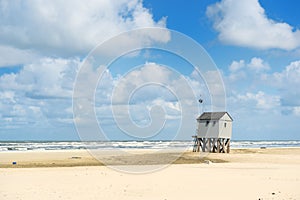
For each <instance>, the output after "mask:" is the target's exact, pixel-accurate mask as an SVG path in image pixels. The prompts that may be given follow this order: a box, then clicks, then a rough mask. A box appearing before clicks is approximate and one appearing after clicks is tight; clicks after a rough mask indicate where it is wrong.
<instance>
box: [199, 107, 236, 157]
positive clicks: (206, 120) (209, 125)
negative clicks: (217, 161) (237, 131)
mask: <svg viewBox="0 0 300 200" xmlns="http://www.w3.org/2000/svg"><path fill="white" fill-rule="evenodd" d="M232 121H233V120H232V117H231V116H230V115H229V114H228V113H227V112H204V113H202V115H200V116H199V117H198V118H197V130H196V135H195V136H193V137H194V148H193V151H194V152H199V151H203V152H214V153H229V152H230V138H231V134H232Z"/></svg>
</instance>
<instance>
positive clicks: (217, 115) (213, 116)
mask: <svg viewBox="0 0 300 200" xmlns="http://www.w3.org/2000/svg"><path fill="white" fill-rule="evenodd" d="M225 114H227V115H228V116H229V117H230V119H231V120H232V121H233V119H232V117H231V116H230V115H229V114H228V112H204V113H202V115H200V116H199V117H198V118H197V120H219V119H221V118H222V117H223V116H224V115H225Z"/></svg>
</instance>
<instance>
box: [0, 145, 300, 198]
mask: <svg viewBox="0 0 300 200" xmlns="http://www.w3.org/2000/svg"><path fill="white" fill-rule="evenodd" d="M175 155H178V154H176V152H161V153H160V152H155V153H153V152H151V151H149V152H148V151H137V152H134V153H131V154H130V155H129V156H125V157H124V156H123V155H121V154H120V155H118V154H117V155H115V154H113V152H111V151H108V152H106V153H105V154H103V155H101V156H102V157H101V159H102V160H101V159H100V161H98V160H97V159H95V158H93V157H92V156H91V155H90V154H89V153H88V152H87V151H85V150H76V151H75V150H73V151H40V152H34V151H31V152H30V151H28V152H0V186H1V187H0V199H46V200H47V199H110V200H113V199H163V200H164V199H186V198H198V199H203V198H209V199H219V198H223V199H300V190H299V189H298V188H299V185H300V148H279V149H276V148H274V149H269V148H268V149H240V150H239V149H234V150H232V152H231V153H230V154H203V153H202V154H200V153H192V152H186V153H184V154H182V155H181V156H180V157H179V158H176V160H174V161H173V162H172V164H168V162H170V159H169V158H170V157H174V156H175ZM108 161H109V165H110V166H105V165H106V164H107V162H108ZM12 162H16V163H17V164H16V165H13V164H12ZM122 166H123V167H124V169H131V170H133V171H134V170H136V169H141V168H145V167H150V168H151V167H152V168H153V167H154V168H155V169H156V170H154V171H153V172H146V171H145V172H144V173H143V171H140V172H141V173H139V174H132V173H128V172H126V170H125V172H121V171H120V169H123V168H122ZM158 166H162V167H161V168H160V167H158Z"/></svg>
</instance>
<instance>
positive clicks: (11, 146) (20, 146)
mask: <svg viewBox="0 0 300 200" xmlns="http://www.w3.org/2000/svg"><path fill="white" fill-rule="evenodd" d="M230 145H231V148H233V149H234V148H260V147H266V148H268V147H300V141H298V140H291V141H231V143H230ZM192 147H193V141H191V140H190V141H98V142H96V141H92V142H80V141H71V142H58V141H57V142H46V141H43V142H0V151H42V150H75V149H107V150H111V149H158V150H159V149H170V150H172V149H182V150H183V149H192Z"/></svg>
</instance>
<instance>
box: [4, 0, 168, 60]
mask: <svg viewBox="0 0 300 200" xmlns="http://www.w3.org/2000/svg"><path fill="white" fill-rule="evenodd" d="M0 17H1V21H0V43H2V44H4V45H9V46H12V47H13V48H18V49H35V50H38V51H39V52H44V53H51V55H53V54H54V55H74V53H75V54H78V53H87V52H88V51H89V50H90V49H91V48H93V47H94V46H96V45H97V44H98V43H99V42H103V41H104V40H106V39H108V38H110V37H112V36H114V35H116V34H119V33H121V32H124V31H128V30H132V29H134V28H141V27H165V23H166V22H165V18H162V19H161V20H159V21H154V20H153V16H152V14H151V12H150V11H149V10H148V9H146V8H145V7H143V4H142V1H141V0H119V1H110V0H100V1H99V0H91V1H88V2H86V1H81V0H67V1H59V0H54V1H39V0H31V1H24V2H22V3H20V2H19V1H10V0H3V1H1V3H0ZM149 38H150V39H151V40H154V41H164V40H168V37H163V35H159V34H158V35H153V36H151V37H150V36H149ZM140 39H143V38H140ZM136 40H138V38H136ZM19 51H21V50H19ZM19 53H20V52H19ZM21 53H22V52H21ZM23 53H24V52H23ZM25 53H26V52H25ZM21 57H22V56H21Z"/></svg>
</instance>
